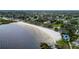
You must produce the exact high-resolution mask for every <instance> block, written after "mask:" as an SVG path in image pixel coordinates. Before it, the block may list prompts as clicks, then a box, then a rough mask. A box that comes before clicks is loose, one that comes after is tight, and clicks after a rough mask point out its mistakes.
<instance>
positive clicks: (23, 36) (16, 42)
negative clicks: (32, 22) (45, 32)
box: [0, 24, 40, 49]
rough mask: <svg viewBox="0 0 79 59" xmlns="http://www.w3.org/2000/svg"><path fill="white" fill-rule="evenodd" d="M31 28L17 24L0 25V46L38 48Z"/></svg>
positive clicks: (3, 47)
mask: <svg viewBox="0 0 79 59" xmlns="http://www.w3.org/2000/svg"><path fill="white" fill-rule="evenodd" d="M38 43H39V42H38V41H37V40H36V38H35V36H34V33H33V31H32V29H30V28H29V27H28V26H26V29H24V28H23V27H21V26H19V25H17V24H8V25H0V48H2V49H6V48H7V49H8V48H9V49H13V48H28V49H31V48H32V49H34V48H40V45H38Z"/></svg>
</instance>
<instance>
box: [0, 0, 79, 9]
mask: <svg viewBox="0 0 79 59" xmlns="http://www.w3.org/2000/svg"><path fill="white" fill-rule="evenodd" d="M0 10H79V1H78V0H0Z"/></svg>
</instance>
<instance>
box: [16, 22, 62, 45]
mask: <svg viewBox="0 0 79 59" xmlns="http://www.w3.org/2000/svg"><path fill="white" fill-rule="evenodd" d="M17 24H19V25H22V26H23V25H24V27H25V25H26V26H30V27H32V29H35V30H36V29H37V30H39V32H40V31H41V32H44V33H45V34H46V35H47V36H49V37H50V39H49V42H50V45H52V42H53V43H54V44H55V43H56V41H58V40H60V39H61V34H60V33H59V32H56V31H54V30H50V29H48V28H44V27H41V26H37V25H33V24H29V23H25V22H22V21H21V22H17ZM47 41H48V40H47Z"/></svg>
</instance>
